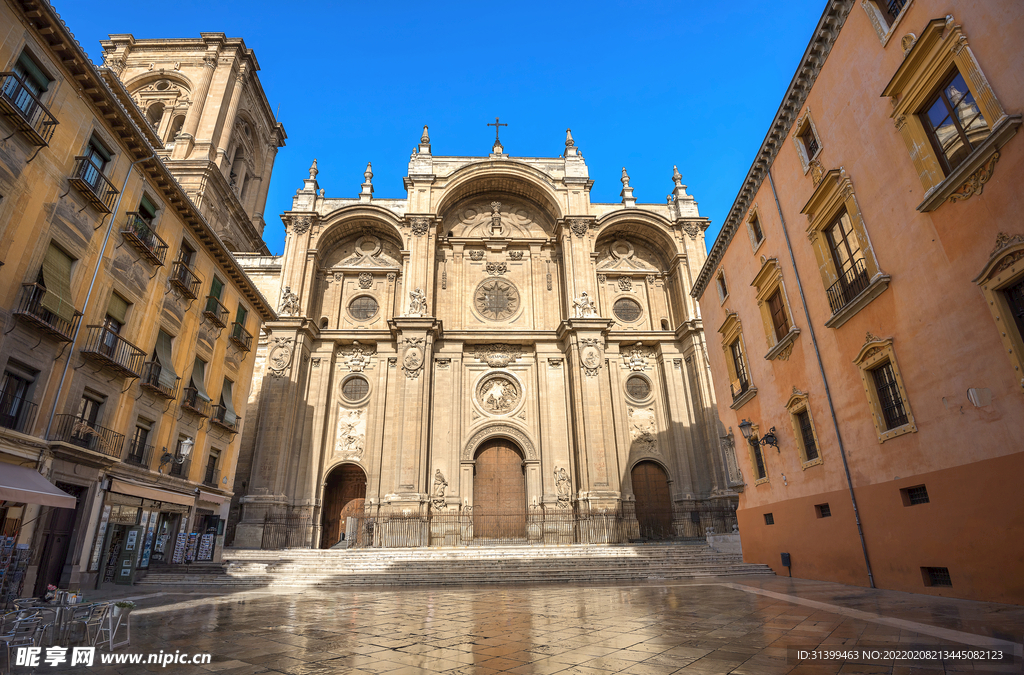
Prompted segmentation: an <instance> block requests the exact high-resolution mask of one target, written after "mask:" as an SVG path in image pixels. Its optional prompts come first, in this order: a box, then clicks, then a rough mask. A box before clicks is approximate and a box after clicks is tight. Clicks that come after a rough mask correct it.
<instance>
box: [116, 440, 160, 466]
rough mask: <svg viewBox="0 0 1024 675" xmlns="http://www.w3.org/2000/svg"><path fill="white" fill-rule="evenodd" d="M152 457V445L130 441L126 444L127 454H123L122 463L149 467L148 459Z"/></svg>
mask: <svg viewBox="0 0 1024 675" xmlns="http://www.w3.org/2000/svg"><path fill="white" fill-rule="evenodd" d="M152 457H153V446H152V445H146V444H143V443H138V442H136V441H132V442H131V444H130V445H129V446H128V454H127V455H125V456H124V460H123V461H124V463H125V464H131V465H132V466H139V467H142V468H143V469H148V468H149V460H150V459H151V458H152Z"/></svg>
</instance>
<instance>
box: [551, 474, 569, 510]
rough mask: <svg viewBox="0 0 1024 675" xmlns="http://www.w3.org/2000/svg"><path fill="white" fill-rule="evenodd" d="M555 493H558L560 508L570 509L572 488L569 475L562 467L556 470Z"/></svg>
mask: <svg viewBox="0 0 1024 675" xmlns="http://www.w3.org/2000/svg"><path fill="white" fill-rule="evenodd" d="M555 491H556V492H557V493H558V506H559V507H561V508H563V509H565V508H568V507H569V498H570V497H571V495H572V486H571V485H570V483H569V473H568V472H567V471H566V470H565V469H564V468H562V467H558V468H557V469H555Z"/></svg>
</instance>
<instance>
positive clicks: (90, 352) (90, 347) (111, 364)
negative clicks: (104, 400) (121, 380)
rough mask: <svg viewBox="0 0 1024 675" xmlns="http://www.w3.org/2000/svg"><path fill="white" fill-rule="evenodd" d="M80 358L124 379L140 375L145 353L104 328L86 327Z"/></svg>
mask: <svg viewBox="0 0 1024 675" xmlns="http://www.w3.org/2000/svg"><path fill="white" fill-rule="evenodd" d="M85 331H86V332H85V342H84V343H83V346H82V356H84V357H85V358H87V359H90V360H92V361H96V362H97V363H99V364H100V365H103V366H106V367H107V368H110V369H111V370H113V371H116V372H118V373H120V374H121V375H124V376H125V377H139V376H140V375H142V363H143V361H145V360H146V352H144V351H142V350H141V349H139V348H138V347H136V346H135V345H133V344H132V343H131V342H128V341H127V340H125V339H124V338H123V337H121V336H120V335H118V334H117V333H115V332H114V331H112V330H110V329H109V328H107V327H106V326H86V327H85Z"/></svg>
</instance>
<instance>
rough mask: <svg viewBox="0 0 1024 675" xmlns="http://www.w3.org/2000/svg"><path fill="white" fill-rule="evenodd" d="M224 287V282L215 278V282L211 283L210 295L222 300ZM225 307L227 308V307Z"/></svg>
mask: <svg viewBox="0 0 1024 675" xmlns="http://www.w3.org/2000/svg"><path fill="white" fill-rule="evenodd" d="M223 289H224V282H223V281H221V280H220V279H218V278H217V277H214V278H213V283H211V284H210V295H212V296H213V297H215V298H217V299H218V300H220V294H221V291H222V290H223ZM224 309H227V307H225V308H224Z"/></svg>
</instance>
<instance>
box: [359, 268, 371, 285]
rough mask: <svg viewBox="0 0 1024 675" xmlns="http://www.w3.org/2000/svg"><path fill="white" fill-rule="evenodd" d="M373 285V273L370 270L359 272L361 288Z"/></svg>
mask: <svg viewBox="0 0 1024 675" xmlns="http://www.w3.org/2000/svg"><path fill="white" fill-rule="evenodd" d="M371 286H373V275H372V274H370V273H369V272H360V273H359V288H370V287H371Z"/></svg>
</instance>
